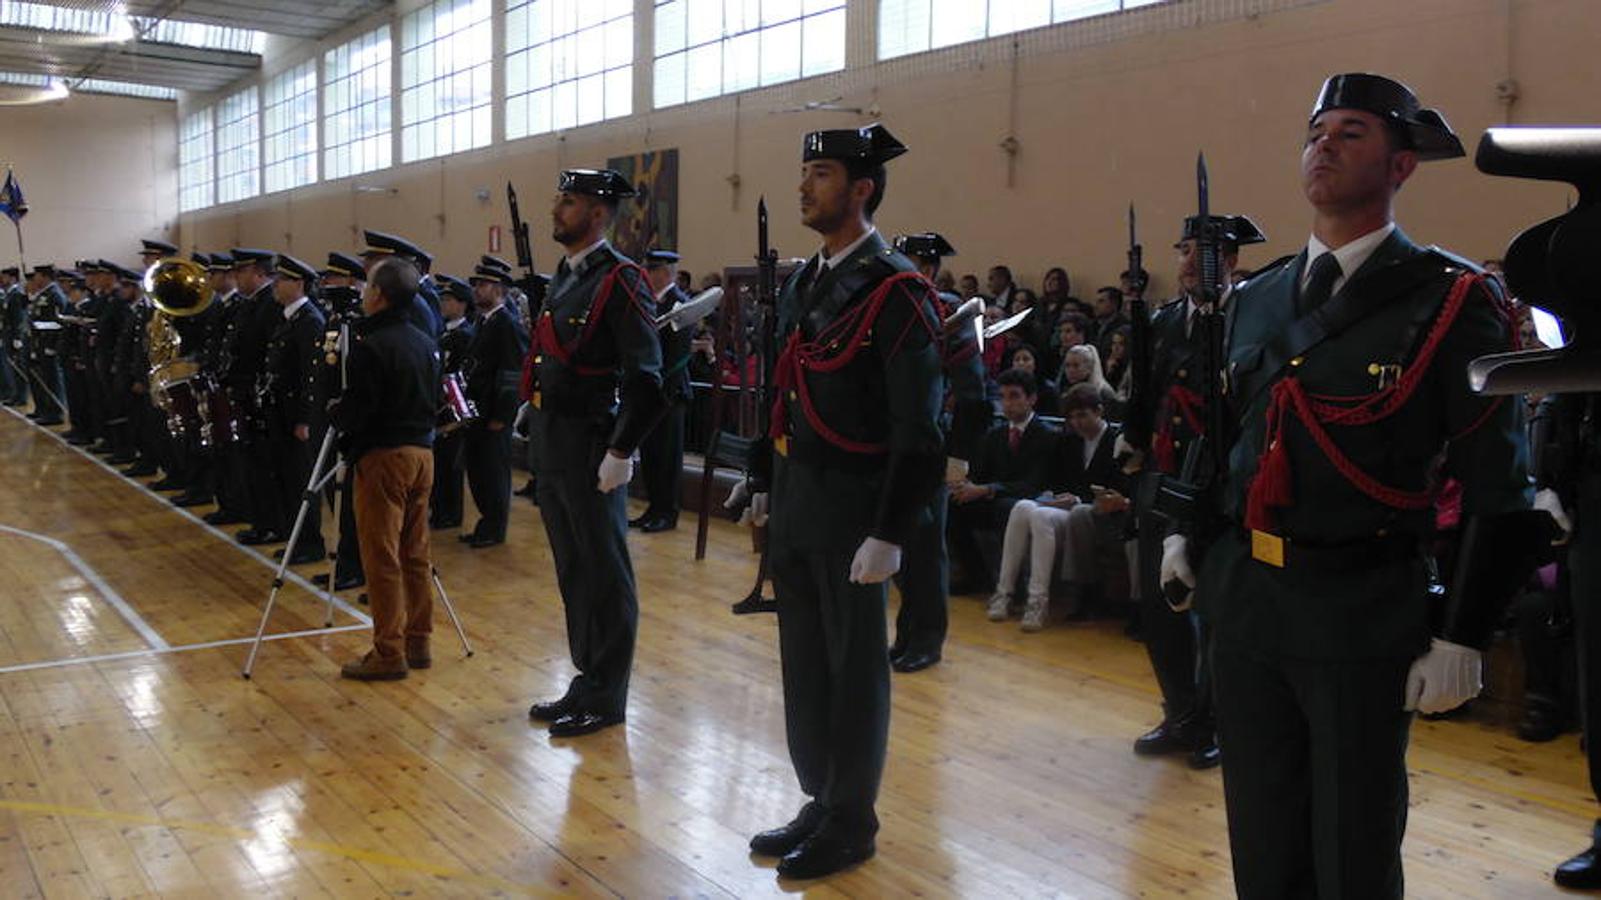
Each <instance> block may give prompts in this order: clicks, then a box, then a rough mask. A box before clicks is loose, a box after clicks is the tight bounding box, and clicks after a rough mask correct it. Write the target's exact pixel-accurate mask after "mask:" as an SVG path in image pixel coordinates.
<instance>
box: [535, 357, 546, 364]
mask: <svg viewBox="0 0 1601 900" xmlns="http://www.w3.org/2000/svg"><path fill="white" fill-rule="evenodd" d="M544 361H545V358H544V357H543V356H536V357H534V365H536V366H537V365H539V364H540V363H542V362H544Z"/></svg>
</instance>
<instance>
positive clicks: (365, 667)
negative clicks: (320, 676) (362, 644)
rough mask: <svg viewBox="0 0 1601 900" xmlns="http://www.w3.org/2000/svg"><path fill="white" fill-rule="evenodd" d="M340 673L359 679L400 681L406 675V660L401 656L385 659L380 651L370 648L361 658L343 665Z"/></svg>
mask: <svg viewBox="0 0 1601 900" xmlns="http://www.w3.org/2000/svg"><path fill="white" fill-rule="evenodd" d="M339 674H340V675H342V676H344V677H346V678H354V679H355V680H357V681H399V680H400V679H402V678H405V677H406V661H405V660H403V659H401V658H399V657H396V658H394V659H385V658H383V657H382V656H379V655H378V651H376V650H368V651H367V655H366V656H363V657H362V658H361V659H358V660H356V661H355V662H347V663H345V664H344V665H343V666H341V667H340V669H339Z"/></svg>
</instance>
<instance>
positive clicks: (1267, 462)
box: [1245, 272, 1517, 531]
mask: <svg viewBox="0 0 1601 900" xmlns="http://www.w3.org/2000/svg"><path fill="white" fill-rule="evenodd" d="M1483 277H1484V276H1482V275H1478V274H1475V273H1472V272H1468V273H1465V274H1463V275H1462V276H1461V277H1459V278H1458V279H1457V280H1456V283H1455V284H1453V285H1452V286H1451V291H1450V293H1449V294H1447V295H1446V298H1445V305H1444V308H1443V309H1442V310H1441V312H1440V315H1439V317H1438V318H1437V319H1436V320H1435V322H1434V326H1433V327H1432V328H1431V329H1430V330H1429V334H1428V337H1427V339H1425V340H1424V342H1423V347H1422V348H1421V349H1420V350H1419V351H1418V354H1417V357H1416V358H1415V359H1413V360H1412V363H1411V365H1409V366H1408V367H1407V368H1406V370H1405V371H1403V372H1402V373H1401V377H1400V378H1398V379H1396V382H1395V383H1394V384H1392V385H1389V386H1388V387H1385V388H1383V389H1382V390H1379V391H1376V392H1374V393H1372V394H1366V395H1361V396H1354V397H1342V396H1332V395H1320V394H1309V393H1307V391H1306V389H1305V388H1304V387H1302V385H1301V382H1300V381H1299V380H1298V379H1297V378H1296V377H1295V376H1294V375H1293V374H1291V375H1287V376H1285V377H1284V378H1283V379H1282V380H1281V381H1279V382H1278V383H1277V384H1275V385H1273V391H1272V394H1271V395H1270V399H1269V401H1268V408H1267V434H1266V435H1265V437H1264V445H1263V449H1262V454H1261V456H1259V457H1258V458H1257V463H1256V477H1255V478H1253V479H1252V481H1251V485H1250V488H1249V490H1248V491H1247V493H1246V501H1245V527H1247V528H1251V529H1255V530H1259V531H1271V530H1272V529H1273V526H1274V523H1275V520H1276V515H1275V511H1276V510H1278V509H1282V508H1284V507H1287V506H1289V505H1290V504H1291V503H1292V502H1293V497H1292V496H1291V495H1292V488H1291V485H1292V484H1293V479H1292V478H1291V473H1290V458H1289V450H1288V448H1287V447H1286V446H1285V444H1284V424H1285V420H1286V418H1287V417H1290V416H1293V417H1294V418H1295V419H1296V420H1297V421H1299V422H1300V423H1301V426H1302V427H1303V428H1305V429H1306V431H1307V433H1308V434H1309V435H1311V437H1312V440H1313V442H1315V443H1316V444H1317V446H1318V449H1319V450H1322V451H1323V456H1324V457H1325V458H1326V459H1328V461H1329V462H1330V463H1331V464H1332V465H1333V466H1334V468H1335V470H1336V471H1338V472H1339V473H1340V475H1341V476H1343V477H1344V478H1345V480H1346V482H1347V483H1348V484H1350V485H1351V486H1352V487H1354V488H1356V489H1357V490H1359V491H1361V492H1362V493H1363V494H1366V495H1367V496H1368V497H1369V498H1371V499H1373V500H1374V501H1376V502H1378V503H1381V504H1383V505H1385V506H1388V507H1390V508H1391V509H1402V510H1421V509H1427V508H1428V507H1429V505H1430V504H1431V503H1432V502H1433V495H1432V494H1431V493H1430V492H1429V491H1408V490H1403V489H1401V488H1396V487H1391V486H1389V485H1386V484H1383V483H1381V482H1380V481H1379V480H1378V479H1376V478H1374V477H1373V476H1371V475H1369V474H1368V473H1366V472H1364V471H1362V470H1361V469H1360V468H1358V467H1357V465H1356V463H1354V462H1352V461H1351V459H1350V458H1349V457H1347V456H1346V455H1345V454H1344V453H1341V452H1340V448H1339V447H1338V446H1337V445H1336V444H1335V443H1334V440H1333V438H1331V437H1330V436H1329V433H1328V431H1327V430H1326V429H1325V427H1324V426H1330V425H1339V426H1347V427H1355V426H1362V425H1372V424H1374V423H1376V422H1381V421H1383V420H1385V419H1387V418H1389V417H1390V416H1392V415H1394V414H1395V413H1396V411H1398V410H1399V409H1400V408H1401V407H1402V406H1405V405H1406V403H1407V401H1408V400H1410V399H1411V398H1412V394H1413V393H1414V392H1415V391H1416V390H1417V388H1418V385H1419V384H1420V383H1422V381H1423V378H1424V376H1425V375H1427V374H1428V371H1429V365H1430V363H1431V362H1433V359H1434V354H1435V352H1436V351H1437V350H1439V348H1440V344H1441V343H1442V342H1443V341H1444V340H1445V335H1446V333H1447V332H1448V331H1450V329H1451V324H1452V323H1453V322H1455V321H1456V318H1457V315H1458V314H1459V313H1460V312H1461V311H1462V307H1463V305H1464V303H1465V301H1466V300H1467V297H1468V293H1469V291H1471V290H1472V289H1473V288H1474V287H1475V286H1476V285H1478V284H1479V282H1480V281H1481V280H1482V279H1483ZM1492 296H1493V295H1492ZM1498 309H1499V307H1498ZM1500 312H1501V313H1502V315H1503V316H1504V315H1505V310H1500ZM1512 341H1513V343H1514V345H1515V344H1516V342H1517V337H1516V333H1515V332H1514V336H1513V338H1512ZM1503 399H1504V398H1497V399H1496V400H1495V402H1493V403H1491V404H1490V406H1489V408H1488V409H1486V410H1485V411H1484V413H1483V415H1481V416H1479V418H1478V419H1477V420H1475V421H1474V422H1473V424H1471V425H1469V426H1468V427H1467V428H1466V429H1464V430H1463V431H1462V432H1461V433H1460V434H1456V435H1452V437H1451V439H1452V440H1455V439H1458V438H1463V437H1466V436H1468V435H1469V434H1472V433H1473V432H1475V431H1477V430H1478V429H1479V427H1480V426H1482V425H1483V424H1484V423H1485V422H1487V421H1489V419H1490V416H1491V415H1492V414H1493V413H1494V412H1495V410H1496V409H1497V408H1498V407H1499V406H1500V404H1501V401H1502V400H1503Z"/></svg>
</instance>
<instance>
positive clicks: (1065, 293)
mask: <svg viewBox="0 0 1601 900" xmlns="http://www.w3.org/2000/svg"><path fill="white" fill-rule="evenodd" d="M1040 293H1042V294H1044V295H1045V297H1044V309H1042V310H1041V312H1043V313H1045V318H1046V319H1047V320H1048V321H1049V322H1050V327H1051V328H1053V329H1054V328H1055V327H1056V322H1057V320H1059V319H1061V317H1062V316H1063V315H1064V314H1066V313H1070V312H1071V313H1078V314H1079V315H1081V316H1088V315H1090V314H1091V310H1090V307H1089V304H1087V303H1085V302H1084V301H1082V300H1080V299H1079V298H1077V297H1075V296H1073V283H1072V281H1070V280H1069V279H1068V277H1067V270H1066V269H1064V268H1062V267H1061V266H1056V267H1055V268H1052V269H1051V270H1049V271H1047V272H1046V273H1045V281H1044V282H1043V283H1042V284H1041V285H1040Z"/></svg>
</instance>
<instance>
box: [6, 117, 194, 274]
mask: <svg viewBox="0 0 1601 900" xmlns="http://www.w3.org/2000/svg"><path fill="white" fill-rule="evenodd" d="M174 109H175V107H174V104H173V103H172V102H170V101H159V100H136V99H132V98H123V97H110V96H99V95H93V94H74V95H72V96H69V97H68V98H67V99H65V100H63V101H60V102H58V103H50V104H45V105H41V106H9V107H0V162H8V163H10V164H11V165H12V166H13V167H14V169H15V171H16V175H17V181H18V182H20V183H21V185H22V191H23V194H24V196H25V197H26V198H27V200H28V205H29V207H30V211H29V213H28V215H27V217H26V218H24V219H23V220H22V235H23V240H24V242H25V245H26V251H27V262H28V264H29V265H33V264H34V263H40V262H53V263H58V264H59V263H68V264H70V263H71V262H72V261H73V260H76V259H84V258H89V257H94V258H105V259H113V260H118V261H121V262H124V263H137V262H138V260H139V257H138V254H137V251H138V248H139V239H140V238H143V237H161V236H169V235H170V236H173V237H175V236H176V233H177V215H178V203H177V198H178V144H177V141H178V138H177V122H176V119H175V118H174ZM9 224H10V223H9V222H6V221H4V220H3V219H0V260H3V261H4V262H5V264H6V265H12V264H14V263H15V262H16V259H17V247H16V239H15V236H14V235H13V233H12V229H11V228H10V227H8V226H9Z"/></svg>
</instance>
